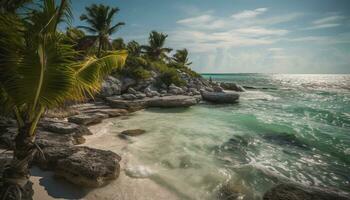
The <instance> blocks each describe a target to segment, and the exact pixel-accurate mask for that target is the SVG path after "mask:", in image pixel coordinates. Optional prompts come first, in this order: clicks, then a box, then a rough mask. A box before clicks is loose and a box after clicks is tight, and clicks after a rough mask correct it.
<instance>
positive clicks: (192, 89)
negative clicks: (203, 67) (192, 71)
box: [188, 88, 201, 95]
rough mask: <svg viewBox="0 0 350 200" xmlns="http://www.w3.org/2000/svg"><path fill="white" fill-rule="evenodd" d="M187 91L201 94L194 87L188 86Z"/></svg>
mask: <svg viewBox="0 0 350 200" xmlns="http://www.w3.org/2000/svg"><path fill="white" fill-rule="evenodd" d="M188 91H189V92H191V93H192V94H193V95H200V94H201V93H200V92H199V91H198V90H197V89H196V88H189V89H188Z"/></svg>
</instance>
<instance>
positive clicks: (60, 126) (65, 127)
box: [39, 119, 92, 135]
mask: <svg viewBox="0 0 350 200" xmlns="http://www.w3.org/2000/svg"><path fill="white" fill-rule="evenodd" d="M39 125H40V127H42V128H43V130H45V131H50V132H53V133H58V134H72V133H76V134H79V135H92V133H91V131H90V130H89V129H88V128H87V127H86V126H84V125H78V124H75V123H69V122H65V121H54V120H47V119H44V120H42V121H41V122H40V124H39Z"/></svg>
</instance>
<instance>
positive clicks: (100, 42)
mask: <svg viewBox="0 0 350 200" xmlns="http://www.w3.org/2000/svg"><path fill="white" fill-rule="evenodd" d="M101 49H102V37H101V36H99V37H98V51H97V57H98V58H100V56H101Z"/></svg>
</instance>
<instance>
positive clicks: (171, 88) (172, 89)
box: [168, 84, 184, 95]
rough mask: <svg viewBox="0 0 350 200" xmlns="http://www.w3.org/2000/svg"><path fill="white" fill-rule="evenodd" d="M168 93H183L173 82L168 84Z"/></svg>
mask: <svg viewBox="0 0 350 200" xmlns="http://www.w3.org/2000/svg"><path fill="white" fill-rule="evenodd" d="M168 92H169V93H170V94H172V95H180V94H183V93H184V90H183V89H182V88H180V87H177V86H176V85H174V84H171V85H170V86H169V91H168Z"/></svg>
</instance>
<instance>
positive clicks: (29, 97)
mask: <svg viewBox="0 0 350 200" xmlns="http://www.w3.org/2000/svg"><path fill="white" fill-rule="evenodd" d="M69 10H70V9H69V3H68V1H66V0H61V1H60V3H59V4H57V3H56V2H55V0H44V1H43V4H42V5H40V7H39V8H38V9H37V10H35V12H30V13H28V14H27V15H26V16H25V17H23V18H20V17H18V16H16V15H14V14H0V107H1V113H5V112H6V113H8V114H10V115H12V116H14V117H15V119H16V121H17V126H18V133H17V134H16V136H15V147H14V153H13V160H12V162H11V164H10V165H9V166H6V168H5V170H4V172H3V176H2V177H1V180H0V182H1V183H2V185H1V187H0V199H10V200H12V199H21V195H20V194H21V192H22V193H24V194H25V192H24V191H25V189H24V188H25V187H26V186H28V184H29V183H30V182H29V168H28V165H29V163H30V161H31V160H32V158H33V156H34V154H35V153H36V152H37V151H38V150H39V147H38V146H37V145H36V143H35V136H36V127H37V124H38V121H39V120H40V117H41V115H42V113H43V112H44V111H45V110H47V109H50V108H54V107H57V106H60V105H62V104H63V103H64V102H65V101H67V100H83V99H84V98H85V97H86V95H89V96H92V95H93V94H94V93H95V92H97V91H98V90H99V88H100V83H101V81H102V79H103V78H104V77H105V75H106V74H108V73H110V72H111V71H112V69H114V68H116V67H121V66H123V64H124V62H125V59H126V56H127V54H126V53H125V52H118V53H115V54H110V55H108V56H106V57H103V58H100V59H98V58H96V57H89V58H86V59H85V60H83V61H75V57H76V54H77V52H76V51H75V50H74V49H73V48H72V46H71V45H68V44H66V43H65V37H66V36H65V35H64V34H62V33H59V32H57V30H56V28H57V25H58V23H59V22H62V21H63V20H64V19H65V18H66V17H67V13H69V12H70V11H69ZM39 152H40V150H39ZM24 196H25V195H24Z"/></svg>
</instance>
